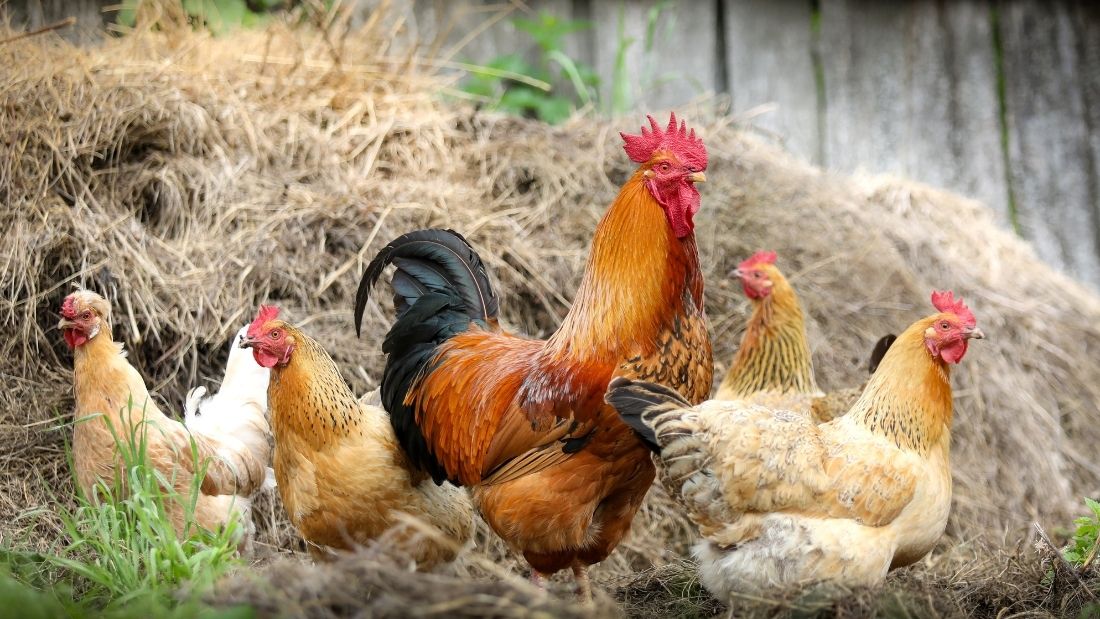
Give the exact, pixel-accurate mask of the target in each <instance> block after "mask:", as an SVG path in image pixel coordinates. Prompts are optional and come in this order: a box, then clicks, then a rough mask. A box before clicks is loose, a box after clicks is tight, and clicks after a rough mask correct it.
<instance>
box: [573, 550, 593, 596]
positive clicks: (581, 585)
mask: <svg viewBox="0 0 1100 619" xmlns="http://www.w3.org/2000/svg"><path fill="white" fill-rule="evenodd" d="M572 567H573V580H575V581H576V582H577V598H579V599H580V601H581V604H584V605H585V606H591V605H592V582H591V581H590V580H588V566H587V565H585V564H583V563H581V562H580V561H574V562H573V566H572Z"/></svg>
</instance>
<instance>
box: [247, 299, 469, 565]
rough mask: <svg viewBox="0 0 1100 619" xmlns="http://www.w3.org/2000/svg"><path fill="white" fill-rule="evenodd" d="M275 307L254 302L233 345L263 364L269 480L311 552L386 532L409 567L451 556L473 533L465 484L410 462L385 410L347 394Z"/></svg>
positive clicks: (312, 344)
mask: <svg viewBox="0 0 1100 619" xmlns="http://www.w3.org/2000/svg"><path fill="white" fill-rule="evenodd" d="M278 314H279V310H278V309H277V308H274V307H270V306H264V307H261V308H260V312H259V314H258V315H257V316H256V320H255V321H253V323H252V324H251V325H250V326H249V328H248V332H247V334H246V335H245V337H244V339H243V340H242V341H241V346H242V347H246V348H251V349H252V354H253V356H254V357H255V360H256V362H257V363H259V364H260V365H261V366H263V367H265V368H270V369H271V383H270V385H269V387H268V393H267V404H268V407H269V409H270V411H271V430H272V432H273V433H274V436H275V456H274V466H275V479H276V482H277V485H278V488H279V494H280V495H281V496H282V499H283V504H284V505H285V506H286V511H287V514H289V515H290V520H291V522H293V523H294V526H295V527H297V529H298V532H299V533H301V535H302V537H303V538H304V539H305V540H306V541H307V542H308V544H309V548H310V552H311V554H313V556H314V557H315V558H324V557H326V556H327V555H329V554H330V551H331V550H352V549H354V548H356V547H357V546H363V545H367V544H369V543H371V542H374V541H376V540H378V539H380V538H383V537H385V540H384V541H385V543H387V544H389V546H390V547H391V548H395V549H396V550H397V551H398V552H399V553H400V554H401V555H402V556H404V557H408V558H411V559H412V560H414V561H415V562H416V567H417V568H418V569H428V568H430V567H432V566H434V565H437V564H439V563H441V562H446V561H451V560H452V559H454V558H455V557H456V556H457V554H458V552H459V551H460V550H461V549H462V548H463V547H464V546H465V545H466V543H467V542H468V541H469V540H470V537H471V536H472V535H473V528H474V521H473V506H472V505H471V503H470V499H469V497H468V496H467V494H466V492H465V491H464V490H462V489H461V488H457V487H455V486H452V485H450V484H444V485H441V486H437V485H436V484H435V483H434V482H433V481H432V479H431V478H430V477H429V476H428V475H427V474H425V473H423V472H421V471H420V470H418V469H416V468H414V467H412V466H411V463H410V462H409V459H408V458H407V457H406V456H405V454H404V452H402V451H401V447H400V446H399V445H398V441H397V437H396V436H395V435H394V431H393V428H392V427H391V426H390V419H389V415H388V414H387V413H386V411H385V410H383V409H381V408H379V407H377V406H371V405H369V404H367V403H365V402H360V401H359V400H358V399H356V397H355V395H354V394H353V393H352V391H351V389H350V388H349V387H348V386H347V383H345V382H344V379H343V378H342V377H341V376H340V372H339V370H338V369H337V367H336V363H335V362H334V361H333V360H332V357H330V356H329V354H328V353H327V352H325V349H324V348H322V347H321V345H320V344H318V343H317V341H316V340H314V339H313V338H311V337H309V336H308V335H306V334H305V333H303V332H302V330H301V329H299V328H297V327H295V326H293V325H291V324H289V323H287V322H285V321H282V320H279V319H278ZM410 516H411V518H410Z"/></svg>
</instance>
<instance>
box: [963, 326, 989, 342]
mask: <svg viewBox="0 0 1100 619" xmlns="http://www.w3.org/2000/svg"><path fill="white" fill-rule="evenodd" d="M963 334H964V335H965V336H966V338H967V339H971V340H984V339H985V334H984V333H982V330H981V329H979V328H977V327H974V328H973V329H970V330H968V331H963Z"/></svg>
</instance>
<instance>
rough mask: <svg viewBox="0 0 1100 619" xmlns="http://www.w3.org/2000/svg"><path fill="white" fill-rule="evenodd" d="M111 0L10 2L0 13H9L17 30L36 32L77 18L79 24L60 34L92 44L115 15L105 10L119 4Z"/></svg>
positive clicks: (69, 38)
mask: <svg viewBox="0 0 1100 619" xmlns="http://www.w3.org/2000/svg"><path fill="white" fill-rule="evenodd" d="M117 4H119V3H118V2H114V1H111V0H8V1H7V2H0V14H3V13H7V15H8V16H10V18H11V22H10V23H11V26H12V27H13V28H15V29H17V30H32V29H34V28H41V27H42V26H47V25H49V24H52V23H56V22H58V21H60V20H62V19H65V18H66V17H75V18H76V23H75V24H74V25H72V26H70V27H68V28H63V29H61V30H58V31H57V34H58V35H60V36H62V37H64V38H66V39H68V40H70V41H74V42H77V43H90V42H94V41H97V40H99V39H100V38H102V36H103V27H104V24H105V23H106V21H107V20H108V19H113V15H106V14H104V12H103V9H104V8H105V7H108V6H111V5H117Z"/></svg>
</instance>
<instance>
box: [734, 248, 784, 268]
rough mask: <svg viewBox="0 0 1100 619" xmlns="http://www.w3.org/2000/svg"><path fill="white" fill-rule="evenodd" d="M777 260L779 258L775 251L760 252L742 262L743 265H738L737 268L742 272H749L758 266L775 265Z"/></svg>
mask: <svg viewBox="0 0 1100 619" xmlns="http://www.w3.org/2000/svg"><path fill="white" fill-rule="evenodd" d="M776 258H778V256H776V255H775V252H774V251H758V252H756V253H755V254H753V255H751V256H749V257H748V258H746V259H745V260H742V261H741V264H738V265H737V268H739V269H741V270H742V271H747V270H748V269H751V268H753V267H754V266H756V265H758V264H775V259H776Z"/></svg>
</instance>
